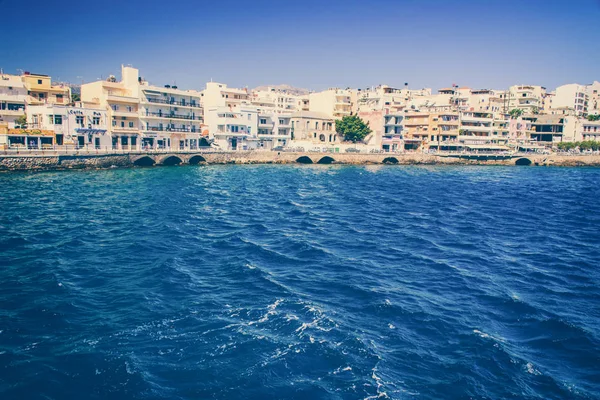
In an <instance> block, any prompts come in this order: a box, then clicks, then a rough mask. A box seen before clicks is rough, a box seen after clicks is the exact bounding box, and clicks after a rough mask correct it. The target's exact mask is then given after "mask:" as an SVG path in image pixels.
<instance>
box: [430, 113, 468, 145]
mask: <svg viewBox="0 0 600 400" xmlns="http://www.w3.org/2000/svg"><path fill="white" fill-rule="evenodd" d="M459 125H460V121H459V114H458V112H455V111H452V110H451V109H447V110H445V111H438V112H434V113H431V114H430V115H429V131H430V137H429V148H436V149H438V150H457V149H458V148H459V142H458V135H459Z"/></svg>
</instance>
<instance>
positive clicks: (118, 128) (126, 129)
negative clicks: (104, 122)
mask: <svg viewBox="0 0 600 400" xmlns="http://www.w3.org/2000/svg"><path fill="white" fill-rule="evenodd" d="M110 130H111V131H113V132H135V131H139V130H140V129H139V128H136V127H133V128H130V127H128V126H113V127H111V128H110Z"/></svg>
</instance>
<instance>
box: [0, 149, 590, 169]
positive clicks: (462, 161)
mask: <svg viewBox="0 0 600 400" xmlns="http://www.w3.org/2000/svg"><path fill="white" fill-rule="evenodd" d="M186 164H190V165H198V164H203V165H204V164H346V165H383V164H389V165H437V164H439V165H523V166H528V165H529V166H552V165H554V166H600V155H598V154H589V155H563V154H532V153H509V154H498V153H437V154H427V153H418V152H408V153H326V152H286V151H280V152H277V151H216V150H209V149H203V150H186V151H173V150H153V151H129V150H106V151H102V150H93V149H80V150H75V149H70V150H63V149H56V150H55V149H49V150H19V151H16V150H5V151H2V152H0V171H29V170H32V171H33V170H64V169H85V168H91V169H96V168H114V167H122V168H126V167H142V166H145V167H149V166H161V165H162V166H173V165H186Z"/></svg>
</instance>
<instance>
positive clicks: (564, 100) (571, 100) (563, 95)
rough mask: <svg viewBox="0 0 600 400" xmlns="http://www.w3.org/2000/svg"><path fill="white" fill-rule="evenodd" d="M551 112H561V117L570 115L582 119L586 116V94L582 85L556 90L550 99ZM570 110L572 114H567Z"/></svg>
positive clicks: (566, 86) (565, 86)
mask: <svg viewBox="0 0 600 400" xmlns="http://www.w3.org/2000/svg"><path fill="white" fill-rule="evenodd" d="M550 109H551V110H561V111H562V114H563V115H566V114H570V115H576V116H578V117H584V116H586V115H587V114H588V94H587V88H586V86H584V85H578V84H576V83H572V84H569V85H562V86H559V87H557V88H556V91H555V92H554V96H553V99H552V106H551V107H550ZM569 110H571V111H572V112H571V113H570V112H568V111H569Z"/></svg>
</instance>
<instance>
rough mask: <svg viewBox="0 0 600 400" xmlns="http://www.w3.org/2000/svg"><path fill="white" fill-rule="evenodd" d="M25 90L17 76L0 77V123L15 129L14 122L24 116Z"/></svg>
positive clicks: (4, 75) (3, 75)
mask: <svg viewBox="0 0 600 400" xmlns="http://www.w3.org/2000/svg"><path fill="white" fill-rule="evenodd" d="M26 102H27V89H25V85H24V84H23V81H22V80H21V77H20V76H18V75H6V74H2V75H0V122H5V123H6V124H7V127H8V128H15V120H16V119H17V118H19V117H22V116H23V115H25V104H26Z"/></svg>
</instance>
